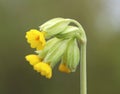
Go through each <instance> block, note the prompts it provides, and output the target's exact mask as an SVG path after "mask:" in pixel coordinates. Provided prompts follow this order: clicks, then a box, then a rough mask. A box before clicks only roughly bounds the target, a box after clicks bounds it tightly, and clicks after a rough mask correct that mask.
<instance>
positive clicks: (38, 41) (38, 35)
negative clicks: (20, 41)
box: [25, 29, 46, 50]
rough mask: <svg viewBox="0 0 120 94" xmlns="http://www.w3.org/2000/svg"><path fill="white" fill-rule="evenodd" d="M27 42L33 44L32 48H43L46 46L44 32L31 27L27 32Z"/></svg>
mask: <svg viewBox="0 0 120 94" xmlns="http://www.w3.org/2000/svg"><path fill="white" fill-rule="evenodd" d="M25 37H26V38H27V42H28V43H29V44H30V45H31V48H36V49H37V50H41V49H43V48H44V46H45V43H46V41H45V37H44V32H40V31H38V30H36V29H31V30H30V31H28V32H27V33H26V36H25Z"/></svg>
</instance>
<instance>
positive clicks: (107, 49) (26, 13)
mask: <svg viewBox="0 0 120 94" xmlns="http://www.w3.org/2000/svg"><path fill="white" fill-rule="evenodd" d="M111 1H112V0H0V94H79V67H78V69H77V71H76V72H75V73H72V74H63V73H60V72H59V71H58V70H57V67H58V66H56V68H55V69H54V70H53V77H52V79H51V80H48V79H46V78H44V77H42V76H40V75H39V74H38V73H37V72H35V71H34V70H33V69H32V67H31V66H30V65H29V64H28V63H27V62H26V61H25V58H24V56H25V55H26V54H29V53H33V51H34V50H32V49H31V48H30V47H29V45H28V44H27V42H26V39H25V32H26V31H27V30H29V29H31V28H38V26H39V25H41V24H43V23H44V22H45V21H47V20H49V19H51V18H54V17H64V18H73V19H76V20H77V21H79V22H80V23H81V24H82V26H83V27H84V29H85V31H86V34H87V38H88V46H87V71H88V94H120V90H119V88H120V20H119V19H117V17H118V16H120V10H119V9H120V7H118V8H116V9H117V11H116V12H115V10H112V9H114V7H115V6H116V5H115V4H114V2H115V1H116V0H113V3H111ZM108 4H109V5H108ZM116 4H119V5H120V2H119V0H118V3H116ZM115 14H116V15H115ZM116 19H117V20H116Z"/></svg>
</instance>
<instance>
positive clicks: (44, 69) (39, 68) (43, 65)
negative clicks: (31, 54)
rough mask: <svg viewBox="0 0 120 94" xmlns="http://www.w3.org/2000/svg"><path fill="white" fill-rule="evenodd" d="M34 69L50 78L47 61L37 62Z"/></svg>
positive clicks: (50, 73) (50, 71) (50, 72)
mask: <svg viewBox="0 0 120 94" xmlns="http://www.w3.org/2000/svg"><path fill="white" fill-rule="evenodd" d="M34 70H36V71H37V72H40V74H41V75H42V76H45V77H46V78H49V79H50V78H51V77H52V68H51V67H50V65H49V64H47V63H44V62H39V63H38V64H36V65H34Z"/></svg>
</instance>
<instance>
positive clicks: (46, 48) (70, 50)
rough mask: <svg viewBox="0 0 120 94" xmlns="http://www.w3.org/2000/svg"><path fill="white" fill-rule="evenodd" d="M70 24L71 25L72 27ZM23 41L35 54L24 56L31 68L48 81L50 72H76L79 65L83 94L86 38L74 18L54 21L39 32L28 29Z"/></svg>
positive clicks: (55, 19) (84, 90)
mask: <svg viewBox="0 0 120 94" xmlns="http://www.w3.org/2000/svg"><path fill="white" fill-rule="evenodd" d="M70 23H73V24H74V25H71V24H70ZM25 38H26V39H27V42H28V43H29V44H30V47H31V48H34V49H35V53H36V54H29V55H26V56H25V58H26V60H27V61H28V62H29V63H30V65H31V66H33V69H34V70H35V71H37V72H38V73H40V74H41V75H42V76H45V77H46V78H48V79H50V78H51V77H52V70H53V68H54V67H55V65H56V64H57V63H59V67H58V70H59V71H61V72H64V73H71V72H75V71H76V69H77V66H78V65H79V62H80V80H81V81H80V84H81V94H86V42H87V39H86V35H85V32H84V29H83V28H82V26H81V25H80V24H79V23H78V22H77V21H76V20H73V19H64V18H54V19H51V20H49V21H47V22H45V23H44V24H42V25H41V26H39V29H38V30H37V29H30V30H29V31H27V32H26V35H25Z"/></svg>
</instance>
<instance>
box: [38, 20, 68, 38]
mask: <svg viewBox="0 0 120 94" xmlns="http://www.w3.org/2000/svg"><path fill="white" fill-rule="evenodd" d="M69 23H70V20H69V19H64V18H54V19H51V20H49V21H47V22H46V23H44V24H43V25H41V26H40V31H44V32H45V37H46V38H47V39H48V38H51V37H53V36H55V35H57V34H59V33H60V32H62V31H64V29H66V28H67V26H68V24H69Z"/></svg>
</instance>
